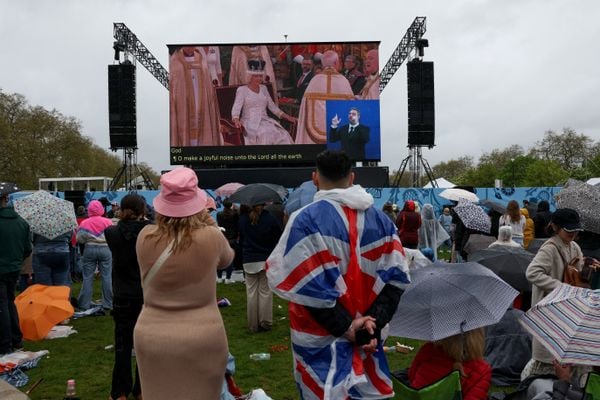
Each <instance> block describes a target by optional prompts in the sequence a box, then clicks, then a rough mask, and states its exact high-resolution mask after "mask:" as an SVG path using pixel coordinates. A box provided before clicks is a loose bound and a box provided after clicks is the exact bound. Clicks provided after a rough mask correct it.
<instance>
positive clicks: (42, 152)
mask: <svg viewBox="0 0 600 400" xmlns="http://www.w3.org/2000/svg"><path fill="white" fill-rule="evenodd" d="M81 130H82V129H81V124H80V123H79V122H78V121H77V120H76V119H75V118H73V117H67V116H64V115H62V114H61V113H60V112H58V111H57V110H50V111H49V110H46V109H44V108H43V107H39V106H29V105H28V104H27V101H26V99H25V98H24V97H23V96H21V95H19V94H12V95H11V94H5V93H3V92H2V91H1V90H0V143H2V144H3V152H2V153H1V154H0V180H2V181H12V182H16V183H18V184H19V186H21V187H22V188H24V189H36V188H37V187H38V179H39V178H53V177H69V176H108V177H112V176H113V175H114V174H115V172H116V171H117V170H118V168H119V166H120V165H121V159H120V157H118V156H117V155H116V154H113V153H109V152H108V151H107V150H104V149H102V148H100V147H99V146H98V145H96V144H94V142H93V141H92V139H91V138H89V137H86V136H84V135H82V134H81ZM149 173H150V174H151V175H152V174H154V175H156V174H155V173H154V172H153V171H151V170H150V171H149Z"/></svg>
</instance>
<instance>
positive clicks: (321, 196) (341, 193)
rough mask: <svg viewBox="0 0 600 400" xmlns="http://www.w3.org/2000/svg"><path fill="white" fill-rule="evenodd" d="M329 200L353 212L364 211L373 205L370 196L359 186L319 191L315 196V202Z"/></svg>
mask: <svg viewBox="0 0 600 400" xmlns="http://www.w3.org/2000/svg"><path fill="white" fill-rule="evenodd" d="M317 200H330V201H335V202H337V203H340V204H343V205H346V206H348V207H350V208H352V209H354V210H363V211H364V210H366V209H367V208H369V207H371V206H372V205H373V202H374V201H373V196H371V195H370V194H369V193H367V191H366V190H365V189H363V188H362V186H360V185H354V186H350V187H349V188H346V189H331V190H319V191H318V192H317V193H316V194H315V201H317Z"/></svg>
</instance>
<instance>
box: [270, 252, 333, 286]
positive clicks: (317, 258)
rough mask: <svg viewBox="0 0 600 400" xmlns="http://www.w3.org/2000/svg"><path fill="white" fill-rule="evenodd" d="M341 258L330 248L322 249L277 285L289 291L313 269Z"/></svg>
mask: <svg viewBox="0 0 600 400" xmlns="http://www.w3.org/2000/svg"><path fill="white" fill-rule="evenodd" d="M339 260H340V259H339V258H337V257H335V256H334V255H333V254H331V253H330V252H329V250H322V251H319V252H318V253H315V254H313V255H312V256H310V257H309V258H307V259H306V260H304V261H302V262H301V263H300V264H298V266H297V267H296V268H294V270H293V271H292V272H291V273H290V274H289V275H288V276H287V277H286V278H285V280H284V281H283V282H281V283H280V284H279V285H277V288H278V289H280V290H283V291H288V290H290V289H292V288H293V287H294V286H296V285H297V284H298V282H300V281H301V280H302V279H304V278H305V277H306V276H307V275H308V274H310V273H311V272H312V271H313V270H315V269H317V268H319V267H320V266H322V265H324V264H328V263H332V262H333V263H337V262H338V261H339Z"/></svg>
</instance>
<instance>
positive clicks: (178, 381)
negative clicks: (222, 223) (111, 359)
mask: <svg viewBox="0 0 600 400" xmlns="http://www.w3.org/2000/svg"><path fill="white" fill-rule="evenodd" d="M207 218H210V217H209V216H207ZM213 223H214V221H213ZM155 230H156V226H154V225H149V226H147V227H145V228H144V229H143V230H142V231H141V232H140V235H139V237H138V240H137V245H136V251H137V255H138V261H139V264H140V272H141V276H142V278H143V277H144V276H146V274H147V273H148V271H149V270H150V268H151V267H152V265H153V264H154V262H155V261H156V259H157V258H158V257H159V256H160V254H161V253H162V252H163V250H164V249H165V248H166V246H167V240H166V239H161V240H158V239H157V238H150V237H149V235H150V234H151V233H152V232H154V231H155ZM192 235H193V240H192V244H191V245H190V246H189V247H188V248H187V249H185V250H184V251H183V252H181V253H177V254H173V255H171V256H170V257H169V258H168V259H167V260H166V261H165V263H164V264H163V266H162V268H161V269H160V270H159V271H158V273H156V275H154V278H153V280H152V281H151V282H150V283H149V284H147V285H145V286H144V288H143V290H144V307H143V309H142V312H141V314H140V316H139V319H138V321H137V324H136V326H135V332H134V340H135V350H136V357H137V362H138V366H139V371H140V379H141V384H142V393H143V396H144V399H145V400H163V399H210V400H212V399H215V400H216V399H218V398H219V394H220V391H221V385H222V383H223V377H224V373H225V366H226V363H227V354H228V349H227V336H226V333H225V327H224V325H223V320H222V318H221V314H220V312H219V309H218V307H217V301H216V298H217V294H216V283H215V276H216V270H217V268H226V267H227V266H228V265H230V264H231V261H232V260H233V255H234V253H233V250H232V249H231V247H230V246H229V242H228V241H227V239H225V236H224V235H223V234H222V233H221V231H220V230H219V229H218V227H216V225H215V226H207V227H205V228H200V229H196V230H195V231H194V232H193V234H192Z"/></svg>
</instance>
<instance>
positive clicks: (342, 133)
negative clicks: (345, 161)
mask: <svg viewBox="0 0 600 400" xmlns="http://www.w3.org/2000/svg"><path fill="white" fill-rule="evenodd" d="M349 129H350V125H343V126H341V127H337V128H330V130H329V142H330V143H335V142H341V143H342V150H344V151H345V152H346V153H347V154H348V157H350V159H351V160H352V161H362V160H364V159H365V145H366V144H367V142H369V140H370V138H371V136H370V133H371V130H370V129H369V127H368V126H366V125H362V124H359V125H358V126H357V127H356V128H355V129H354V132H352V133H349V132H348V131H349Z"/></svg>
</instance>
